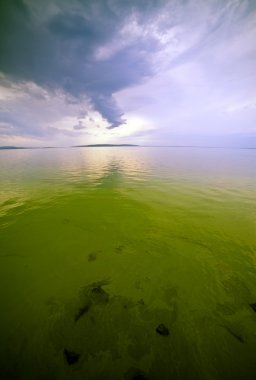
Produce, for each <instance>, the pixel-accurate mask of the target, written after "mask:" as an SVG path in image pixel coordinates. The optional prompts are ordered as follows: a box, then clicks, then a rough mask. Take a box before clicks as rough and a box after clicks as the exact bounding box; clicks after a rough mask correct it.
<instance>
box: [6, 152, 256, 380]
mask: <svg viewBox="0 0 256 380" xmlns="http://www.w3.org/2000/svg"><path fill="white" fill-rule="evenodd" d="M0 283H1V286H0V295H1V314H0V322H1V323H0V338H1V346H0V350H1V352H0V361H1V363H0V364H1V365H0V367H1V373H2V375H1V378H2V379H12V378H13V379H14V378H15V379H26V380H29V379H33V380H34V379H40V380H41V379H47V380H48V379H54V380H58V379H64V380H65V379H89V380H90V379H111V380H115V379H159V380H161V379H197V380H198V379H216V380H217V379H225V380H227V379H232V380H234V379H254V378H255V371H256V360H255V350H256V150H253V149H215V148H212V149H210V148H205V149H203V148H201V149H200V148H171V147H169V148H168V147H162V148H157V147H125V148H120V147H105V148H97V147H96V148H67V149H66V148H63V149H35V150H8V151H0ZM254 304H255V305H254Z"/></svg>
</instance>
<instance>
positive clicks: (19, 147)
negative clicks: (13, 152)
mask: <svg viewBox="0 0 256 380" xmlns="http://www.w3.org/2000/svg"><path fill="white" fill-rule="evenodd" d="M0 149H3V150H4V149H27V148H25V147H23V146H0Z"/></svg>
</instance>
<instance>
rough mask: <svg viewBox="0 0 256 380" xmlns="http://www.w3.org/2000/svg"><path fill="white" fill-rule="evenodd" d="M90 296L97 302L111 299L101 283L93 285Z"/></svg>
mask: <svg viewBox="0 0 256 380" xmlns="http://www.w3.org/2000/svg"><path fill="white" fill-rule="evenodd" d="M89 296H90V299H91V300H92V301H93V302H95V303H107V302H108V301H109V294H108V293H107V292H106V291H105V290H104V289H102V287H101V285H96V286H93V287H91V289H90V292H89Z"/></svg>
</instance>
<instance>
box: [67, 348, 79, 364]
mask: <svg viewBox="0 0 256 380" xmlns="http://www.w3.org/2000/svg"><path fill="white" fill-rule="evenodd" d="M64 355H65V358H66V361H67V363H68V365H72V364H75V363H76V362H78V360H79V357H80V354H78V353H76V352H72V351H68V350H67V349H66V348H65V349H64Z"/></svg>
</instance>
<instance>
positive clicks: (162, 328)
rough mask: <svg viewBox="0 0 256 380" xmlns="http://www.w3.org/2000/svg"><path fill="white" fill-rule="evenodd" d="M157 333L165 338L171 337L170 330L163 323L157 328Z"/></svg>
mask: <svg viewBox="0 0 256 380" xmlns="http://www.w3.org/2000/svg"><path fill="white" fill-rule="evenodd" d="M156 332H157V333H158V334H159V335H163V336H168V335H170V332H169V330H168V328H167V327H166V326H165V325H164V324H163V323H160V325H158V326H157V328H156Z"/></svg>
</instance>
